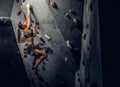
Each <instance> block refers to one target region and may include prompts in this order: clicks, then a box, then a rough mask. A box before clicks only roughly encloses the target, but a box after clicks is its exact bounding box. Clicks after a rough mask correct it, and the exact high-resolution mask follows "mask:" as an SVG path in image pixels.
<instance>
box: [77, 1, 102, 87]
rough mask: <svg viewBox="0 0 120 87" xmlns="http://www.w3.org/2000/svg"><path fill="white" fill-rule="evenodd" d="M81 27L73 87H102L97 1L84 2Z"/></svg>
mask: <svg viewBox="0 0 120 87" xmlns="http://www.w3.org/2000/svg"><path fill="white" fill-rule="evenodd" d="M83 26H84V27H83V33H82V44H81V62H80V69H79V71H77V73H76V86H75V87H102V71H101V70H102V69H101V52H100V51H101V50H100V34H99V33H100V31H99V13H98V0H84V13H83Z"/></svg>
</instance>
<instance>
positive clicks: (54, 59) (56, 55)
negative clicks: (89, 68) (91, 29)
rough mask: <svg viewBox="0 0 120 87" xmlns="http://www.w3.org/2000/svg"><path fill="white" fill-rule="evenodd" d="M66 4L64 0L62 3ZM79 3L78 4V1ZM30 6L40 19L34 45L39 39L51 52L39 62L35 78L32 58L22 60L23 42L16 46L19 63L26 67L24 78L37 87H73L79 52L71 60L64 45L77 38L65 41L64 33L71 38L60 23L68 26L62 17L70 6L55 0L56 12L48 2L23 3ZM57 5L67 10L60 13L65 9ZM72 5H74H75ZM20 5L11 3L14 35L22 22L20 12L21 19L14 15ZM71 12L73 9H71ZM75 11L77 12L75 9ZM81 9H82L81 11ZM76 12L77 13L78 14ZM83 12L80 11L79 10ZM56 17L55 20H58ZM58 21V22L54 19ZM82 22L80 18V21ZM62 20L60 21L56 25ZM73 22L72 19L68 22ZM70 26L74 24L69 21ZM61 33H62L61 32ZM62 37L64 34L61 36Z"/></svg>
mask: <svg viewBox="0 0 120 87" xmlns="http://www.w3.org/2000/svg"><path fill="white" fill-rule="evenodd" d="M64 2H66V1H64ZM78 2H79V1H78ZM27 3H30V4H31V5H32V6H33V11H34V13H35V15H36V17H37V19H38V20H39V23H40V26H41V28H40V29H38V32H39V34H37V36H36V37H35V38H34V43H35V44H37V43H38V42H41V41H40V37H42V38H43V39H44V40H45V42H46V44H44V46H49V47H50V50H51V51H50V52H48V57H47V58H46V59H45V60H43V61H42V63H41V64H40V65H39V67H38V75H36V74H35V73H34V72H33V70H32V66H33V65H32V64H33V61H34V57H33V56H30V55H28V56H27V57H24V53H23V49H24V45H25V43H22V44H20V45H19V49H20V53H21V55H22V60H23V62H24V65H25V69H26V72H27V76H28V78H29V81H30V85H31V87H40V86H41V85H42V86H43V85H44V86H45V87H60V86H63V87H74V85H75V82H74V79H75V72H76V71H77V69H78V67H79V66H77V65H78V63H77V62H76V60H75V58H77V59H78V60H80V56H79V55H80V51H79V52H78V56H77V57H74V55H73V54H72V53H71V51H70V50H69V49H68V48H67V46H66V40H67V39H68V40H69V39H70V40H71V39H73V40H74V39H76V38H79V37H78V36H79V35H78V36H77V37H75V38H74V37H72V38H68V36H67V37H66V36H65V35H66V34H69V36H70V37H71V32H70V30H68V31H69V32H70V33H69V32H68V33H67V32H66V33H65V34H64V32H65V31H66V29H67V28H66V27H65V26H66V25H65V24H64V23H62V21H63V20H66V22H65V23H67V22H68V21H70V20H68V19H66V18H64V11H68V10H69V9H72V8H73V7H72V8H71V7H70V6H71V4H70V5H69V4H68V5H66V4H65V3H59V2H57V1H56V3H57V5H58V9H53V8H52V7H51V6H49V2H48V1H47V0H34V1H33V0H26V2H25V3H24V4H27ZM59 4H61V5H63V4H65V5H66V6H65V5H64V8H67V9H65V10H63V9H64V8H62V7H60V6H59ZM74 4H75V3H74ZM20 5H21V2H20V3H16V2H14V6H13V10H12V15H11V20H12V25H13V27H14V32H15V35H17V34H16V32H17V24H18V22H19V21H20V20H24V16H23V13H21V15H20V16H17V15H16V14H17V12H18V11H19V9H20ZM78 5H80V7H82V6H81V5H82V3H81V2H79V3H78ZM60 9H61V10H60ZM73 10H74V9H73ZM75 10H76V9H75ZM81 10H82V8H81ZM55 11H57V12H58V13H59V12H60V14H61V15H59V16H58V15H57V14H56V12H55ZM78 12H79V11H78ZM81 12H82V11H81ZM57 16H58V18H59V17H60V18H59V19H58V18H57ZM78 16H80V17H82V14H81V15H80V13H78ZM56 18H57V19H56ZM32 19H33V20H35V18H34V16H33V15H32ZM81 19H82V18H81ZM59 21H61V22H59ZM71 21H72V20H71ZM72 23H73V22H72ZM59 24H60V25H61V26H63V27H60V26H58V25H59ZM61 32H62V33H61ZM76 32H78V34H79V32H80V31H79V30H76V31H75V33H74V32H73V34H74V35H75V34H76ZM45 34H48V35H50V36H51V37H52V40H50V41H48V40H47V39H46V38H45V36H44V35H45ZM63 34H64V35H63ZM76 40H77V41H79V42H78V44H80V40H78V39H76ZM78 44H77V46H78V48H79V47H80V46H79V45H78Z"/></svg>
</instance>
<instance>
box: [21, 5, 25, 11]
mask: <svg viewBox="0 0 120 87" xmlns="http://www.w3.org/2000/svg"><path fill="white" fill-rule="evenodd" d="M20 9H21V11H23V12H24V10H25V5H24V4H23V5H21V7H20Z"/></svg>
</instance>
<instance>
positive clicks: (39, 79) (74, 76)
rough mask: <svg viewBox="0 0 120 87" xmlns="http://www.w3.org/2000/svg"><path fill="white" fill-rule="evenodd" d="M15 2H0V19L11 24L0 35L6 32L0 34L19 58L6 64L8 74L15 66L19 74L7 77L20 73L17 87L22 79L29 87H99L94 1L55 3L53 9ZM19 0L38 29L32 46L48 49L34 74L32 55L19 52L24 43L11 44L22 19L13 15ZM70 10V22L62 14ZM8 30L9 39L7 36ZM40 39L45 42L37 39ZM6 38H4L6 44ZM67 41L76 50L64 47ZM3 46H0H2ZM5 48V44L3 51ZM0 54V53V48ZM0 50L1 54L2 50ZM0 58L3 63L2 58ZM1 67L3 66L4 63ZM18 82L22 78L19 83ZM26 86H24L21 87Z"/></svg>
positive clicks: (33, 0) (39, 1)
mask: <svg viewBox="0 0 120 87" xmlns="http://www.w3.org/2000/svg"><path fill="white" fill-rule="evenodd" d="M18 1H19V2H16V0H11V2H8V3H9V4H7V3H6V2H7V1H3V0H0V16H10V15H11V18H10V19H11V20H10V21H11V22H12V24H10V23H8V25H9V24H10V25H9V26H11V28H5V27H4V28H5V29H4V30H3V31H2V30H1V32H5V31H7V33H5V34H3V33H1V34H0V35H2V36H1V37H6V36H7V38H10V42H9V43H12V42H13V43H14V46H16V48H15V49H17V50H16V52H19V59H18V58H17V59H16V58H15V57H14V58H15V59H14V58H13V59H10V61H11V62H10V63H12V65H11V66H10V65H8V66H9V71H10V69H12V68H13V67H14V66H15V67H17V68H18V69H20V70H21V73H22V74H20V73H18V72H20V71H19V70H17V69H16V68H15V70H16V73H17V74H15V73H12V74H11V77H10V78H12V76H13V75H16V78H17V75H19V74H20V77H21V78H20V77H18V78H17V79H19V78H20V80H16V81H20V82H21V85H19V83H18V85H19V86H21V87H23V86H22V84H23V85H24V80H25V81H26V83H27V81H28V83H29V85H30V87H102V75H101V59H100V37H99V19H98V17H99V15H98V4H97V3H98V2H97V0H55V2H56V4H57V8H53V7H52V6H50V5H49V1H50V0H18ZM23 1H25V2H24V4H25V5H26V4H28V3H30V4H31V5H32V7H33V11H34V13H35V14H34V15H33V14H31V17H32V19H33V21H35V20H37V21H38V22H39V24H40V29H38V30H37V31H38V32H39V34H37V36H36V37H35V38H34V44H37V43H42V45H41V47H46V46H49V47H50V51H49V52H48V56H47V58H45V60H43V61H42V62H41V63H40V65H39V66H38V74H35V73H34V71H33V70H32V66H33V61H34V59H35V58H34V56H30V55H27V57H26V56H25V55H24V53H23V49H24V46H25V43H21V44H16V43H15V41H12V40H13V36H14V38H15V37H17V29H18V28H17V24H18V22H19V21H21V20H25V19H24V13H22V12H21V14H20V15H17V13H18V12H19V11H20V6H21V4H22V3H23ZM70 9H72V10H74V11H75V12H76V14H74V15H73V14H70V17H71V19H68V18H67V17H65V16H64V13H65V12H68V11H69V10H70ZM73 19H77V21H78V23H75V22H74V20H73ZM1 26H3V24H2V25H0V29H1V28H3V27H1ZM31 27H33V26H31ZM8 29H9V30H8ZM11 30H12V36H11V35H9V34H8V32H10V31H11ZM21 32H22V31H21ZM7 34H8V35H7ZM10 34H11V33H10ZM45 34H47V35H49V36H51V38H52V39H51V40H50V41H49V40H47V38H45V36H44V35H45ZM5 35H6V36H5ZM10 36H11V37H10ZM22 36H23V33H22ZM41 37H42V38H43V39H44V40H45V43H43V42H42V41H41V40H40V38H41ZM7 38H5V39H6V40H7V41H9V39H7ZM5 39H3V38H1V39H0V41H1V40H3V41H2V42H4V43H5V44H6V41H4V40H5ZM11 39H12V40H11ZM67 40H69V41H71V42H72V44H73V46H74V47H75V48H77V49H79V50H77V51H73V50H71V49H70V48H68V47H67V44H66V41H67ZM0 43H1V42H0ZM3 45H4V44H2V45H1V46H2V47H4V46H3ZM6 45H7V44H6ZM9 47H10V46H9V45H7V46H6V49H7V48H9ZM4 48H5V47H4ZM10 50H12V49H10ZM10 50H9V51H10ZM0 51H2V50H1V49H0ZM3 51H4V52H5V50H3ZM13 51H15V50H13ZM2 54H3V53H1V54H0V55H2ZM6 58H7V57H6ZM3 59H4V60H5V58H3ZM3 59H1V60H3ZM0 64H1V63H0ZM1 66H4V67H6V66H5V65H4V64H3V65H1ZM1 66H0V67H1ZM12 66H13V67H12ZM10 67H12V68H10ZM1 68H2V67H1ZM6 69H7V67H6ZM11 71H12V70H11ZM17 71H18V72H17ZM3 73H4V72H3ZM22 77H25V78H22ZM3 78H4V77H3ZM6 78H7V77H6ZM22 79H24V80H23V82H22V81H21V80H22ZM5 81H7V80H5ZM11 81H12V80H11ZM16 83H17V82H16ZM29 85H25V87H28V86H29ZM14 86H15V85H14Z"/></svg>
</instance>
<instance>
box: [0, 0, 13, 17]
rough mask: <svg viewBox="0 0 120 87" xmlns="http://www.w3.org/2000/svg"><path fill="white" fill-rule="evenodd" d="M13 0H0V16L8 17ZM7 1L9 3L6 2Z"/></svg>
mask: <svg viewBox="0 0 120 87" xmlns="http://www.w3.org/2000/svg"><path fill="white" fill-rule="evenodd" d="M13 2H14V0H9V1H8V0H0V17H2V16H3V17H10V16H11V11H12V7H13ZM8 3H9V4H8Z"/></svg>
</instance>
